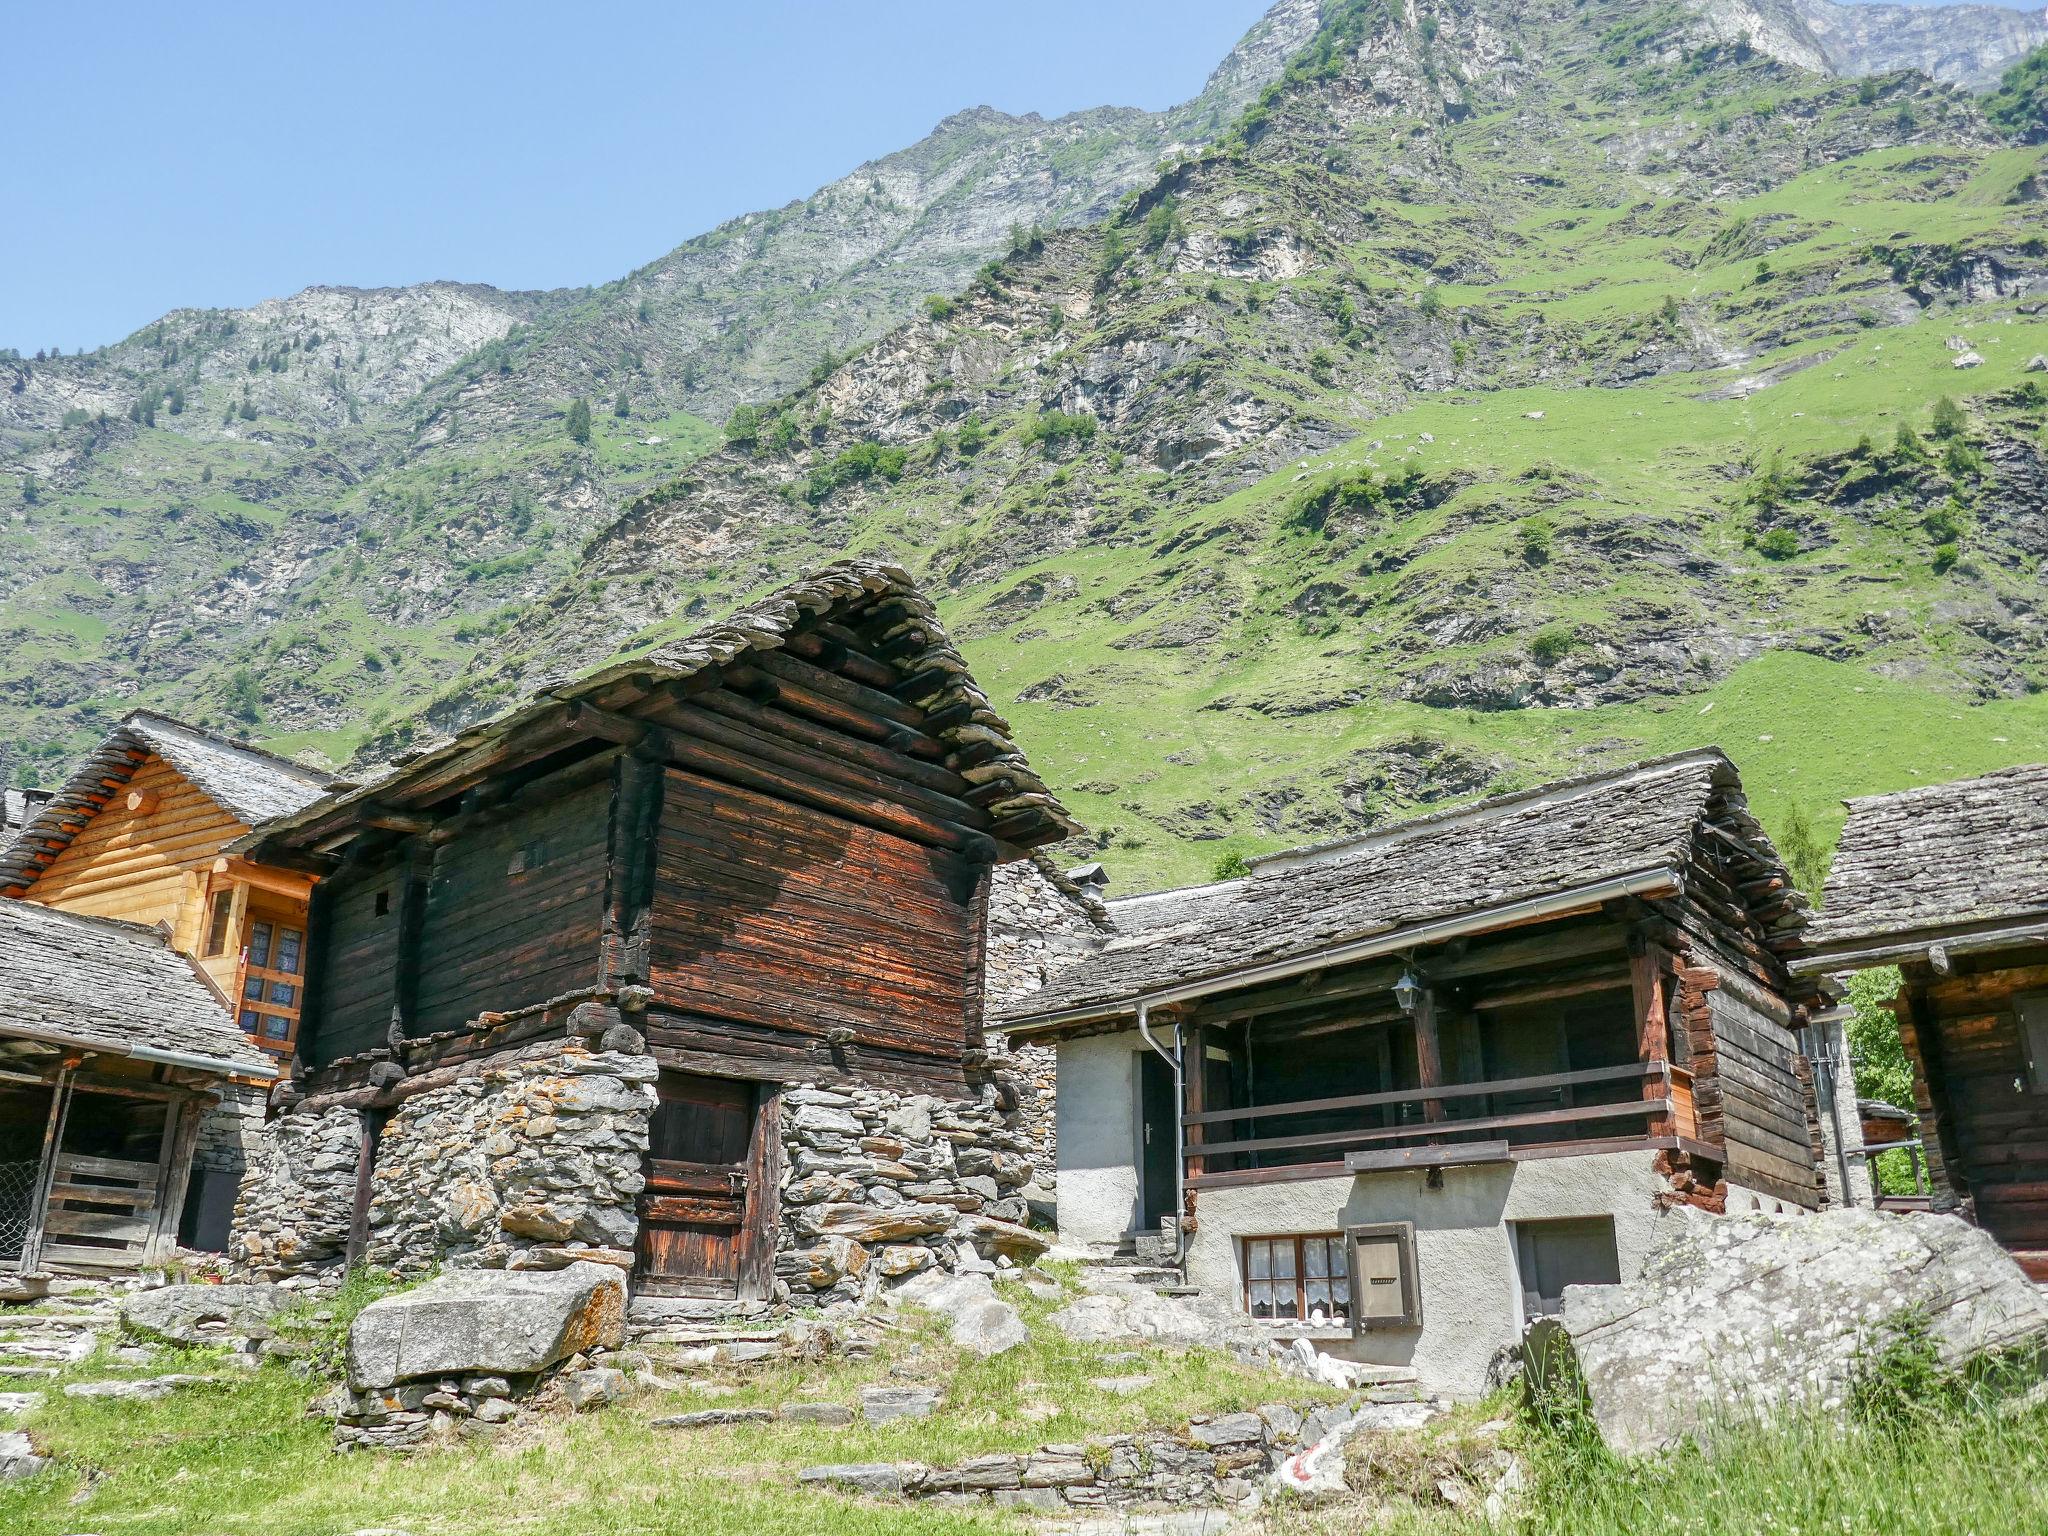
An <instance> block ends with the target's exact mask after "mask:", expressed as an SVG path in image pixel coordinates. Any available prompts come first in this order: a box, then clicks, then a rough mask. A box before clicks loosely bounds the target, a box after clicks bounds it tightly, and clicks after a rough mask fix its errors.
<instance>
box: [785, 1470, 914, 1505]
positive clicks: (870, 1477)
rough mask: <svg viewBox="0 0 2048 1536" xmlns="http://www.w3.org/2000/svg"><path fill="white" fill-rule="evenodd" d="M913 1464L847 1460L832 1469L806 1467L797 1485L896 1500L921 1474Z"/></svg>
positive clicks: (798, 1474)
mask: <svg viewBox="0 0 2048 1536" xmlns="http://www.w3.org/2000/svg"><path fill="white" fill-rule="evenodd" d="M924 1470H925V1469H924V1468H923V1467H922V1466H919V1465H918V1464H916V1463H914V1462H899V1461H849V1462H840V1463H837V1464H835V1465H832V1466H821V1467H805V1468H804V1469H803V1470H802V1471H801V1472H799V1473H797V1475H796V1480H797V1481H798V1482H799V1483H803V1484H807V1485H809V1486H811V1487H826V1488H839V1489H843V1490H845V1491H846V1492H848V1493H864V1494H867V1495H868V1496H869V1497H871V1498H885V1499H898V1498H901V1497H902V1496H903V1490H904V1488H905V1486H906V1485H908V1484H910V1483H913V1482H914V1481H915V1480H916V1479H917V1478H918V1477H921V1476H922V1475H923V1473H924Z"/></svg>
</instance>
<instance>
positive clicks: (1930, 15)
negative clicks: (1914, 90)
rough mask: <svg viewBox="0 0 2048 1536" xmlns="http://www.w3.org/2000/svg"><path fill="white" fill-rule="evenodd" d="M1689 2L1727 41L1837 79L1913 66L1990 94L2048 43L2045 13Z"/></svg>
mask: <svg viewBox="0 0 2048 1536" xmlns="http://www.w3.org/2000/svg"><path fill="white" fill-rule="evenodd" d="M1692 3H1693V6H1694V9H1695V10H1696V12H1697V13H1698V14H1699V15H1700V16H1701V18H1702V19H1703V20H1704V21H1705V22H1706V23H1707V24H1708V25H1709V26H1710V27H1712V28H1713V30H1714V31H1715V33H1716V34H1717V35H1718V36H1720V37H1721V38H1722V39H1723V40H1724V41H1726V42H1734V41H1735V40H1736V39H1737V38H1743V39H1746V40H1747V41H1748V42H1749V43H1750V44H1751V45H1752V46H1753V47H1756V48H1760V49H1762V50H1763V51H1764V52H1765V53H1768V54H1770V55H1771V57H1772V58H1774V59H1777V60H1778V61H1779V62H1781V63H1785V64H1793V65H1797V66H1798V67H1799V68H1801V69H1811V70H1819V71H1825V72H1827V73H1829V74H1836V75H1849V76H1861V75H1886V74H1891V73H1892V72H1894V71H1896V70H1901V69H1917V70H1919V71H1920V72H1921V73H1922V74H1927V75H1932V76H1933V77H1934V78H1935V79H1937V80H1944V81H1947V82H1948V83H1950V84H1951V85H1962V86H1967V87H1969V88H1971V89H1973V90H1988V89H1990V88H1991V87H1992V86H1993V85H1995V84H1997V83H1998V77H1999V75H2000V74H2001V73H2003V72H2004V70H2005V69H2006V68H2007V66H2009V65H2010V64H2011V63H2012V61H2013V60H2014V59H2016V58H2018V57H2019V56H2020V55H2022V54H2024V53H2027V52H2030V51H2031V50H2033V49H2035V48H2039V47H2041V46H2042V45H2043V44H2044V43H2048V10H2042V11H2033V12H2027V11H2018V10H2013V9H2012V8H2010V7H2009V6H2003V5H1943V6H1922V5H1883V4H1879V5H1862V4H1843V3H1840V0H1692Z"/></svg>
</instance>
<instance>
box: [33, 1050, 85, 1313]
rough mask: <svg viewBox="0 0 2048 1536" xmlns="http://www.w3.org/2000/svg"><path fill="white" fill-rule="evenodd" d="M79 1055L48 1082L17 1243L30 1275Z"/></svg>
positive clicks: (38, 1257)
mask: <svg viewBox="0 0 2048 1536" xmlns="http://www.w3.org/2000/svg"><path fill="white" fill-rule="evenodd" d="M84 1059H85V1058H84V1057H82V1056H67V1057H65V1058H64V1063H63V1065H62V1066H60V1067H59V1068H58V1069H57V1076H56V1078H55V1079H54V1080H53V1081H52V1083H51V1085H50V1114H49V1118H48V1119H47V1120H45V1121H44V1122H43V1150H42V1157H41V1162H40V1163H39V1165H38V1167H37V1169H36V1190H35V1197H34V1198H33V1199H32V1200H31V1201H30V1202H29V1211H28V1236H27V1237H26V1238H24V1239H23V1240H22V1245H21V1273H23V1274H24V1275H32V1274H34V1273H35V1272H36V1267H37V1265H38V1263H39V1262H40V1261H41V1259H42V1252H43V1223H44V1221H45V1220H46V1219H47V1218H48V1216H49V1209H50V1186H51V1184H52V1182H53V1181H54V1180H55V1178H56V1174H57V1151H58V1149H59V1148H60V1147H62V1146H63V1145H64V1121H65V1119H66V1117H67V1116H68V1115H69V1114H70V1113H71V1077H72V1074H73V1073H74V1072H76V1071H77V1070H78V1067H79V1064H80V1063H81V1062H82V1061H83V1060H84Z"/></svg>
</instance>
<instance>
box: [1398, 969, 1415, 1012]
mask: <svg viewBox="0 0 2048 1536" xmlns="http://www.w3.org/2000/svg"><path fill="white" fill-rule="evenodd" d="M1394 1001H1395V1002H1396V1003H1398V1004H1399V1005H1400V1008H1401V1011H1402V1012H1403V1013H1413V1012H1414V1011H1415V1009H1416V1007H1417V1006H1418V1005H1419V1004H1420V1003H1421V1002H1422V983H1421V982H1419V981H1417V980H1416V979H1415V972H1414V971H1413V970H1412V969H1410V968H1409V967H1407V966H1403V967H1402V968H1401V979H1400V980H1399V981H1397V982H1395V983H1394Z"/></svg>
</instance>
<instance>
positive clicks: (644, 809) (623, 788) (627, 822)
mask: <svg viewBox="0 0 2048 1536" xmlns="http://www.w3.org/2000/svg"><path fill="white" fill-rule="evenodd" d="M613 772H614V778H613V781H612V801H611V828H610V835H609V842H610V846H609V847H608V848H607V850H606V854H605V914H604V938H603V955H602V958H601V961H600V964H601V974H602V976H603V978H604V982H605V984H606V985H607V986H622V985H628V984H636V985H641V986H645V985H646V984H647V981H648V978H649V976H650V974H651V967H652V964H653V955H652V946H653V937H652V917H651V911H652V906H653V901H654V866H655V855H656V852H657V846H658V843H659V839H660V831H661V800H662V791H663V788H664V786H665V784H666V779H665V776H664V774H663V771H662V767H661V765H660V764H659V763H658V762H655V761H654V760H653V759H652V758H651V757H649V756H647V755H645V754H643V753H639V752H629V753H625V754H623V755H621V756H620V757H619V758H618V760H617V764H616V766H615V768H614V770H613Z"/></svg>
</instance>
